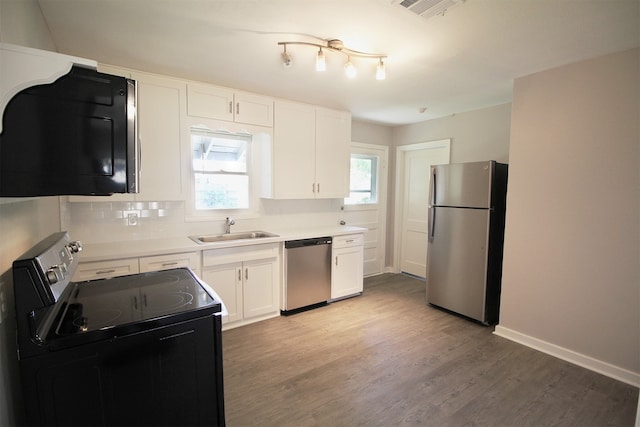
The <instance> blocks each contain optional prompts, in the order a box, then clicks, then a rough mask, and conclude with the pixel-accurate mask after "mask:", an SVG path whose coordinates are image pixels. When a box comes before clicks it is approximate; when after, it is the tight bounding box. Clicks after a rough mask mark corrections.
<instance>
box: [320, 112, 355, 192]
mask: <svg viewBox="0 0 640 427" xmlns="http://www.w3.org/2000/svg"><path fill="white" fill-rule="evenodd" d="M315 134H316V145H315V155H316V183H317V187H316V197H317V198H323V199H336V198H342V197H347V196H348V195H349V141H350V140H351V118H350V116H349V114H348V113H346V112H343V111H334V110H327V109H324V108H318V109H317V110H316V131H315Z"/></svg>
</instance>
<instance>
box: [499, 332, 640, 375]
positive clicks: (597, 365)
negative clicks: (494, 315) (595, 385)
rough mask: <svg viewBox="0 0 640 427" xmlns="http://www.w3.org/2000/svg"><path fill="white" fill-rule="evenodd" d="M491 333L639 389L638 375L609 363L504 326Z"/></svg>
mask: <svg viewBox="0 0 640 427" xmlns="http://www.w3.org/2000/svg"><path fill="white" fill-rule="evenodd" d="M493 333H494V334H495V335H498V336H500V337H502V338H506V339H508V340H511V341H514V342H517V343H519V344H522V345H525V346H527V347H531V348H533V349H535V350H538V351H541V352H543V353H547V354H549V355H551V356H555V357H557V358H558V359H562V360H565V361H567V362H570V363H573V364H575V365H578V366H581V367H583V368H586V369H589V370H591V371H594V372H597V373H599V374H602V375H606V376H608V377H610V378H613V379H616V380H618V381H622V382H624V383H627V384H630V385H632V386H635V387H640V374H639V373H636V372H632V371H629V370H627V369H623V368H620V367H618V366H615V365H612V364H610V363H607V362H603V361H601V360H597V359H594V358H593V357H589V356H586V355H584V354H581V353H577V352H575V351H573V350H569V349H567V348H564V347H560V346H558V345H555V344H551V343H548V342H546V341H542V340H540V339H538V338H534V337H532V336H529V335H525V334H523V333H521V332H518V331H514V330H513V329H509V328H505V327H504V326H500V325H497V326H496V328H495V331H494V332H493Z"/></svg>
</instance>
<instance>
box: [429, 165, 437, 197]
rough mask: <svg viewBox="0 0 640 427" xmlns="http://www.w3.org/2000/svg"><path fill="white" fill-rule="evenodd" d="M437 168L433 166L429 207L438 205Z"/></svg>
mask: <svg viewBox="0 0 640 427" xmlns="http://www.w3.org/2000/svg"><path fill="white" fill-rule="evenodd" d="M436 188H437V187H436V168H434V167H433V166H431V188H429V194H430V200H429V207H431V206H433V205H435V204H436Z"/></svg>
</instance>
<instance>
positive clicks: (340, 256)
mask: <svg viewBox="0 0 640 427" xmlns="http://www.w3.org/2000/svg"><path fill="white" fill-rule="evenodd" d="M331 255H332V257H331V299H332V300H338V299H342V298H347V297H350V296H354V295H359V294H361V293H362V290H363V270H364V259H363V258H364V235H363V234H349V235H344V236H335V237H334V238H333V245H332V250H331Z"/></svg>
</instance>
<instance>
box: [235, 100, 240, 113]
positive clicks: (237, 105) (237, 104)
mask: <svg viewBox="0 0 640 427" xmlns="http://www.w3.org/2000/svg"><path fill="white" fill-rule="evenodd" d="M239 114H240V103H239V102H236V115H239Z"/></svg>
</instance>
